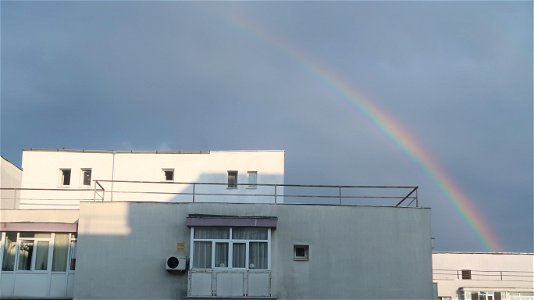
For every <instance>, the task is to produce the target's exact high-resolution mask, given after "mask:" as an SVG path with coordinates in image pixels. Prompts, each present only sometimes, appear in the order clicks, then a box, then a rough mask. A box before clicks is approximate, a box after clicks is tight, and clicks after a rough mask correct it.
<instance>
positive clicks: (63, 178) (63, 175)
mask: <svg viewBox="0 0 534 300" xmlns="http://www.w3.org/2000/svg"><path fill="white" fill-rule="evenodd" d="M59 171H60V173H59V176H60V178H59V185H65V186H66V185H70V173H71V172H70V169H60V170H59Z"/></svg>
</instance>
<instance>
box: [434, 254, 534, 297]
mask: <svg viewBox="0 0 534 300" xmlns="http://www.w3.org/2000/svg"><path fill="white" fill-rule="evenodd" d="M432 261H433V276H434V282H436V283H437V287H438V297H439V299H440V300H456V299H459V300H534V254H533V253H509V252H434V253H433V255H432Z"/></svg>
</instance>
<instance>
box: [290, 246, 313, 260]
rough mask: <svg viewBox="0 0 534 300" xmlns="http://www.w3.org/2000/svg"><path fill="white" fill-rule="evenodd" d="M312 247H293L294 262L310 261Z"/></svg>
mask: <svg viewBox="0 0 534 300" xmlns="http://www.w3.org/2000/svg"><path fill="white" fill-rule="evenodd" d="M309 253H310V246H309V245H294V246H293V259H294V260H309V259H310V255H309Z"/></svg>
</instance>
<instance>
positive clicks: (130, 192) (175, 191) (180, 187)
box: [1, 179, 420, 207]
mask: <svg viewBox="0 0 534 300" xmlns="http://www.w3.org/2000/svg"><path fill="white" fill-rule="evenodd" d="M93 181H94V186H93V188H68V187H65V188H1V190H12V191H13V192H14V195H15V196H14V197H18V199H19V200H21V203H22V202H27V203H30V202H32V201H34V202H39V200H49V201H52V202H53V201H54V200H56V203H60V202H61V201H63V202H65V203H66V202H67V201H71V202H72V201H76V200H79V201H101V202H104V201H155V202H158V201H161V202H167V201H175V202H232V201H237V202H240V201H241V200H243V201H245V202H258V203H275V204H281V203H288V204H321V205H369V206H391V207H420V205H419V199H418V197H417V191H418V187H417V186H356V185H303V184H267V183H257V184H248V183H235V184H233V185H231V186H229V185H228V184H227V183H204V182H171V181H169V182H168V181H132V180H103V179H99V180H93ZM17 191H18V192H19V193H18V194H19V195H18V196H17V195H16V193H17ZM30 191H33V192H30ZM20 192H23V193H20ZM70 195H72V196H70ZM57 205H59V204H57Z"/></svg>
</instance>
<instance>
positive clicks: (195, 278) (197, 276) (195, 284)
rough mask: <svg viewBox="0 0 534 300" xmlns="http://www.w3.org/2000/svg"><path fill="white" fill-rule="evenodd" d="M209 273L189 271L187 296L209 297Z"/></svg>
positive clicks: (210, 281)
mask: <svg viewBox="0 0 534 300" xmlns="http://www.w3.org/2000/svg"><path fill="white" fill-rule="evenodd" d="M211 283H212V278H211V272H207V271H198V272H197V271H189V285H188V286H189V295H190V296H211Z"/></svg>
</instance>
